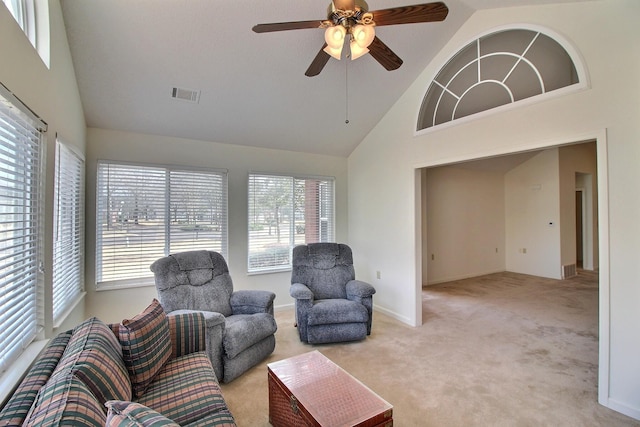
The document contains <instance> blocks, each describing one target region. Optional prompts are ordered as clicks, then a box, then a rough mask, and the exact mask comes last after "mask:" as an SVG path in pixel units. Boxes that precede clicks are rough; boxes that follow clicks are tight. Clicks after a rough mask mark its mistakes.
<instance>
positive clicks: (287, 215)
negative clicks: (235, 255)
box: [248, 174, 335, 273]
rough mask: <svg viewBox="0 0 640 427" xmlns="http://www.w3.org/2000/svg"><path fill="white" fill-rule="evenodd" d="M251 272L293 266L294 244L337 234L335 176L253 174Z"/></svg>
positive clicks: (331, 239)
mask: <svg viewBox="0 0 640 427" xmlns="http://www.w3.org/2000/svg"><path fill="white" fill-rule="evenodd" d="M248 194H249V260H248V271H249V272H250V273H251V272H253V273H255V272H261V271H273V270H279V269H290V268H291V251H292V249H293V247H294V246H296V245H300V244H306V243H315V242H331V241H333V240H334V239H335V237H334V234H335V233H334V222H335V220H334V199H335V197H334V179H333V178H328V177H295V176H282V175H267V174H250V175H249V191H248Z"/></svg>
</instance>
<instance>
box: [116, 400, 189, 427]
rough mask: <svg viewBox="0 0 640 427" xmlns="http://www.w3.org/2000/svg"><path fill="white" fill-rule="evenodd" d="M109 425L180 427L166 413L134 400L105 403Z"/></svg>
mask: <svg viewBox="0 0 640 427" xmlns="http://www.w3.org/2000/svg"><path fill="white" fill-rule="evenodd" d="M105 405H106V407H107V408H108V409H109V411H108V412H107V423H106V426H107V427H180V426H179V425H178V424H176V423H174V422H173V421H171V420H170V419H169V418H167V417H165V416H164V415H162V414H160V413H158V412H156V411H154V410H153V409H149V408H147V407H146V406H144V405H141V404H139V403H134V402H123V401H119V400H110V401H109V402H107V403H105Z"/></svg>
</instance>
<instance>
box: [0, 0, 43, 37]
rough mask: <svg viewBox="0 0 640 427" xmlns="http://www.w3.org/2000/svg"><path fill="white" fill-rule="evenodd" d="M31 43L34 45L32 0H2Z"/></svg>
mask: <svg viewBox="0 0 640 427" xmlns="http://www.w3.org/2000/svg"><path fill="white" fill-rule="evenodd" d="M2 1H3V2H4V4H5V6H7V9H9V12H11V15H13V18H14V19H15V20H16V22H17V23H18V25H20V28H22V31H24V33H25V34H26V35H27V37H28V38H29V41H31V44H32V45H33V46H34V47H35V45H36V14H35V4H34V0H2Z"/></svg>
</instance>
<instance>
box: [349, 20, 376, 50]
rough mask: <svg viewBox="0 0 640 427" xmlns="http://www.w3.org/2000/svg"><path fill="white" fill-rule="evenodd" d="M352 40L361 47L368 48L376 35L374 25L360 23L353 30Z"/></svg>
mask: <svg viewBox="0 0 640 427" xmlns="http://www.w3.org/2000/svg"><path fill="white" fill-rule="evenodd" d="M351 36H352V38H351V42H352V45H353V42H355V43H356V44H357V45H358V46H359V47H361V48H368V47H369V45H370V44H371V43H373V39H374V38H375V37H376V31H375V30H374V29H373V25H361V24H358V25H356V26H355V27H353V29H352V30H351Z"/></svg>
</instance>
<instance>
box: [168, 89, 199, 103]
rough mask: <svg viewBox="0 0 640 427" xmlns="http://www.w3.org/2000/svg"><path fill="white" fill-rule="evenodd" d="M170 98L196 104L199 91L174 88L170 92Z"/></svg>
mask: <svg viewBox="0 0 640 427" xmlns="http://www.w3.org/2000/svg"><path fill="white" fill-rule="evenodd" d="M171 97H172V98H174V99H179V100H181V101H186V102H191V103H193V104H197V103H198V102H199V101H200V91H199V90H193V89H185V88H183V87H174V88H173V89H172V90H171Z"/></svg>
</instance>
